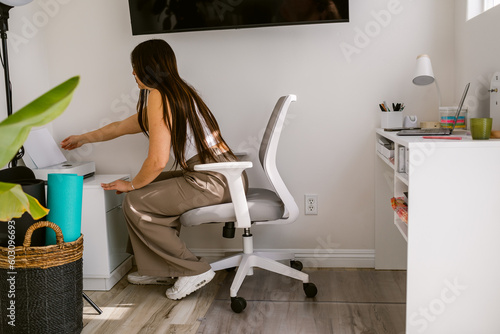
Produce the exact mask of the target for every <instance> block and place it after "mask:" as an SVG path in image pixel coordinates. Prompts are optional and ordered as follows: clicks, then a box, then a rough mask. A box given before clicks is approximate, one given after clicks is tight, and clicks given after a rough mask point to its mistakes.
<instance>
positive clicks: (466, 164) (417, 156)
mask: <svg viewBox="0 0 500 334" xmlns="http://www.w3.org/2000/svg"><path fill="white" fill-rule="evenodd" d="M376 136H377V140H378V138H379V137H385V138H387V139H388V140H390V141H392V142H394V145H395V163H394V164H393V163H392V162H391V161H389V160H388V159H386V158H385V157H383V156H382V155H381V154H380V153H378V152H377V158H376V159H377V161H376V196H377V198H376V222H375V226H376V227H375V228H376V233H375V235H376V240H375V244H376V246H375V251H376V260H375V263H376V267H377V268H378V269H401V268H405V267H406V266H407V301H406V303H407V304H406V332H407V333H438V334H446V333H453V334H458V333H467V334H469V333H484V334H489V333H500V316H499V315H498V303H499V301H500V288H499V284H500V261H499V260H498V257H499V256H500V140H486V141H478V140H476V141H473V140H472V139H471V138H470V137H464V138H463V139H462V140H429V139H423V138H422V137H399V136H397V135H396V134H395V133H392V132H385V131H383V130H381V129H379V130H377V131H376ZM399 147H404V148H405V149H406V148H408V152H409V159H408V162H407V164H408V166H409V170H408V174H406V173H399V172H398V167H399V166H398V160H399V155H398V153H399ZM406 191H407V192H408V197H409V203H408V204H409V205H408V225H406V224H404V223H403V222H402V221H401V220H400V219H399V218H398V217H397V215H395V214H394V212H393V211H392V208H391V204H390V198H391V197H393V196H395V197H398V196H401V195H402V194H403V192H406ZM406 240H407V241H406Z"/></svg>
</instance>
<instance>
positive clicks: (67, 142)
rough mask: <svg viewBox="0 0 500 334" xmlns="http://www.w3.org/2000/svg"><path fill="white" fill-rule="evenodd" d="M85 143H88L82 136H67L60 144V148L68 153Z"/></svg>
mask: <svg viewBox="0 0 500 334" xmlns="http://www.w3.org/2000/svg"><path fill="white" fill-rule="evenodd" d="M87 143H88V141H87V140H86V139H85V137H84V136H83V135H75V136H69V137H68V138H66V139H64V140H63V141H62V142H61V148H63V149H65V150H69V151H70V150H74V149H75V148H78V147H80V146H82V145H83V144H87Z"/></svg>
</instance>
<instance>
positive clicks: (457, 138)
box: [422, 136, 462, 140]
mask: <svg viewBox="0 0 500 334" xmlns="http://www.w3.org/2000/svg"><path fill="white" fill-rule="evenodd" d="M422 138H424V139H449V140H462V137H438V136H424V137H422Z"/></svg>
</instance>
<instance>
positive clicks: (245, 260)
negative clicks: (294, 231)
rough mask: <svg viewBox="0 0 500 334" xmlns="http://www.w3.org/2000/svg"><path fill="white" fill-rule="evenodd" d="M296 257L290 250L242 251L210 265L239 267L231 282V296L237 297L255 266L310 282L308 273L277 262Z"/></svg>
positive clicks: (217, 268) (221, 267) (220, 267)
mask: <svg viewBox="0 0 500 334" xmlns="http://www.w3.org/2000/svg"><path fill="white" fill-rule="evenodd" d="M294 258H295V256H294V254H292V253H289V252H255V253H254V252H252V253H240V254H237V255H234V256H231V257H228V258H225V259H222V260H219V261H216V262H213V263H211V264H210V265H211V267H212V269H213V270H214V271H218V270H223V269H228V268H234V267H238V270H237V271H236V276H235V277H234V280H233V283H232V284H231V288H230V296H231V297H236V296H237V293H238V290H239V289H240V287H241V284H243V280H244V279H245V277H246V276H250V275H252V274H253V268H254V267H258V268H262V269H265V270H268V271H271V272H274V273H277V274H281V275H284V276H288V277H291V278H294V279H297V280H300V281H302V282H303V283H309V275H308V274H306V273H303V272H301V271H299V270H296V269H293V268H291V267H289V266H287V265H285V264H282V263H280V262H277V261H280V260H293V259H294Z"/></svg>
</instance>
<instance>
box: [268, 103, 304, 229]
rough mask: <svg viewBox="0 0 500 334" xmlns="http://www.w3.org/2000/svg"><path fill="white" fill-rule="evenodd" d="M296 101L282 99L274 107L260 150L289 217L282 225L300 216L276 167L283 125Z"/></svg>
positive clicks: (269, 176) (270, 180)
mask: <svg viewBox="0 0 500 334" xmlns="http://www.w3.org/2000/svg"><path fill="white" fill-rule="evenodd" d="M296 100H297V97H296V96H295V95H286V96H282V97H280V99H279V100H278V102H277V103H276V106H275V107H274V110H273V113H272V114H271V117H270V119H269V122H268V123H267V127H266V131H265V132H264V136H263V138H262V142H261V144H260V150H259V160H260V163H261V164H262V168H263V169H264V172H265V173H266V176H267V178H268V179H269V182H270V183H271V185H272V187H273V188H274V191H275V192H276V194H277V195H278V196H279V197H280V199H281V201H282V202H283V204H284V206H285V212H288V216H287V217H286V218H283V219H281V220H279V222H280V223H292V222H294V221H295V220H296V219H297V217H298V216H299V208H298V207H297V203H295V200H294V199H293V196H292V195H291V194H290V192H289V191H288V189H287V187H286V185H285V183H284V182H283V180H282V179H281V176H280V174H279V173H278V168H277V167H276V152H277V150H278V143H279V139H280V136H281V130H282V129H283V125H284V123H285V118H286V114H287V113H288V108H289V107H290V104H291V103H292V102H294V101H296ZM276 222H277V221H268V222H259V223H258V224H273V223H276Z"/></svg>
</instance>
